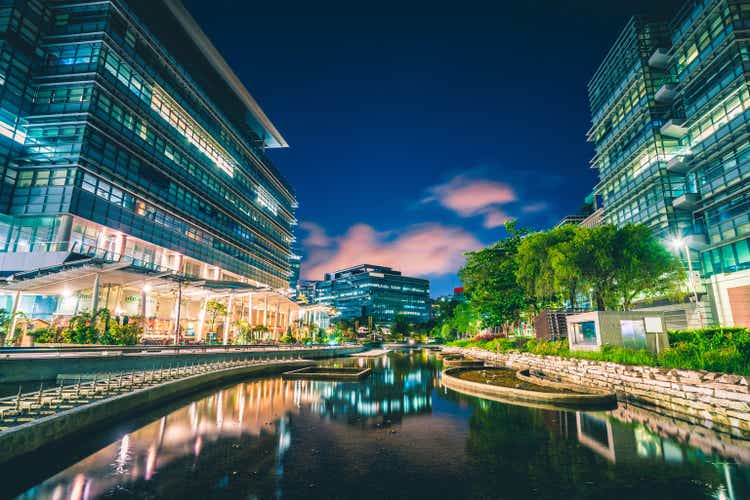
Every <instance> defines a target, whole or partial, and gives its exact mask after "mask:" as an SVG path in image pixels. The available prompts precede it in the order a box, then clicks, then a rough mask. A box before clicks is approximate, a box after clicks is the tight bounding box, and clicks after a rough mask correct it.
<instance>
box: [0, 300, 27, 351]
mask: <svg viewBox="0 0 750 500" xmlns="http://www.w3.org/2000/svg"><path fill="white" fill-rule="evenodd" d="M25 318H26V315H25V314H24V313H22V312H21V311H16V312H14V313H13V314H11V313H10V311H6V310H5V309H0V346H2V345H5V339H6V338H9V337H10V338H12V339H13V341H14V342H15V341H18V340H19V339H20V338H21V335H20V334H21V325H20V321H16V326H15V331H14V332H12V333H13V335H11V332H10V329H11V328H12V325H13V320H16V319H25Z"/></svg>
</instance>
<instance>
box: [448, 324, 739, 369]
mask: <svg viewBox="0 0 750 500" xmlns="http://www.w3.org/2000/svg"><path fill="white" fill-rule="evenodd" d="M669 342H670V346H669V348H667V349H664V350H663V351H662V352H661V353H659V355H658V356H657V355H655V354H653V353H652V352H650V351H647V350H645V349H627V348H624V347H618V346H611V345H605V346H602V348H601V350H599V351H571V350H570V349H569V348H568V342H567V340H557V341H548V342H539V341H537V340H535V339H526V338H509V339H508V338H493V339H489V340H488V339H478V338H476V337H475V338H474V339H472V340H456V341H453V342H451V343H449V344H448V345H449V346H452V347H465V348H471V347H477V348H480V349H486V350H489V351H495V352H509V351H514V350H515V351H520V352H529V353H532V354H538V355H546V356H559V357H563V358H577V359H591V360H595V361H611V362H613V363H619V364H623V365H642V366H663V367H665V368H680V369H687V370H709V371H714V372H724V373H736V374H742V375H750V331H749V330H747V329H745V328H705V329H701V330H687V331H674V332H669Z"/></svg>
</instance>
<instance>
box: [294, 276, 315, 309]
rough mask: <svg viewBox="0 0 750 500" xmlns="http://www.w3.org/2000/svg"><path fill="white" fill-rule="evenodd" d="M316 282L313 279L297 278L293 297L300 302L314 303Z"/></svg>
mask: <svg viewBox="0 0 750 500" xmlns="http://www.w3.org/2000/svg"><path fill="white" fill-rule="evenodd" d="M317 284H318V282H317V281H314V280H299V281H298V282H297V287H296V291H295V294H294V295H295V299H296V300H297V302H299V303H301V304H314V303H315V288H316V286H317Z"/></svg>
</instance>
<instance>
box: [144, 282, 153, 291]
mask: <svg viewBox="0 0 750 500" xmlns="http://www.w3.org/2000/svg"><path fill="white" fill-rule="evenodd" d="M143 291H144V292H146V293H149V292H150V291H151V285H150V284H148V283H146V284H145V285H143Z"/></svg>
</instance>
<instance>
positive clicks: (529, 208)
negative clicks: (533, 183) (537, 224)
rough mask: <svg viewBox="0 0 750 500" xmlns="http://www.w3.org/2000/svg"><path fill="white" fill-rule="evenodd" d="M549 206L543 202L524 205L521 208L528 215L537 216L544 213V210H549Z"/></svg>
mask: <svg viewBox="0 0 750 500" xmlns="http://www.w3.org/2000/svg"><path fill="white" fill-rule="evenodd" d="M547 208H548V205H547V203H545V202H543V201H539V202H537V203H529V204H528V205H524V206H522V207H521V211H522V212H523V213H526V214H535V213H537V212H542V211H544V210H547Z"/></svg>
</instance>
